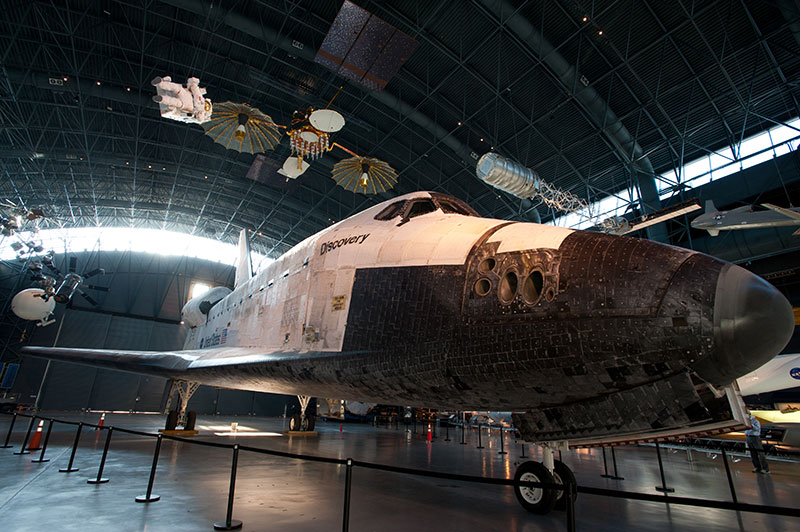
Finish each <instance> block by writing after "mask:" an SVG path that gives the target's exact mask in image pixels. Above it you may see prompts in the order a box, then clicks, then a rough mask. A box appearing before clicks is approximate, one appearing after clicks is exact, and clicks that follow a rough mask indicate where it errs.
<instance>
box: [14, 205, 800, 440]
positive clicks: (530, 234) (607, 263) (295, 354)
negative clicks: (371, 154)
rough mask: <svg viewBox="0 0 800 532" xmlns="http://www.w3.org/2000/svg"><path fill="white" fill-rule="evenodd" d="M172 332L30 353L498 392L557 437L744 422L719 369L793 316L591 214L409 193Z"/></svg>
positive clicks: (442, 402)
mask: <svg viewBox="0 0 800 532" xmlns="http://www.w3.org/2000/svg"><path fill="white" fill-rule="evenodd" d="M184 321H185V323H186V324H187V325H189V326H190V327H191V328H190V330H189V333H188V335H187V338H186V344H185V346H184V349H183V350H181V351H174V352H141V351H112V350H97V349H68V348H59V347H52V348H50V347H27V348H25V352H26V353H27V354H29V355H33V356H40V357H47V358H53V359H60V360H66V361H71V362H79V363H85V364H91V365H95V366H104V367H108V368H113V369H119V370H126V371H133V372H138V373H146V374H152V375H159V376H163V377H169V378H172V379H176V380H179V381H187V382H192V383H201V384H207V385H212V386H219V387H225V388H234V389H243V390H254V391H266V392H276V393H284V394H299V395H309V396H316V397H335V398H344V399H350V400H358V401H364V402H371V403H385V404H394V405H406V406H424V407H430V408H440V409H448V410H456V409H458V410H472V409H479V410H498V411H512V412H515V414H514V424H515V425H516V427H517V428H518V429H519V431H520V434H521V436H522V437H523V438H524V439H526V440H528V441H531V442H554V441H565V440H567V441H569V444H570V445H589V444H597V443H607V442H622V441H635V440H642V439H650V438H657V437H669V436H676V435H681V434H699V433H709V432H717V431H725V430H730V429H731V428H736V427H742V426H744V425H745V424H746V421H745V420H746V416H745V411H744V405H743V404H742V402H741V398H740V395H739V394H738V392H737V390H736V387H735V383H734V380H735V379H736V378H737V377H740V376H742V375H744V374H746V373H748V372H750V371H752V370H754V369H756V368H758V367H759V366H761V365H762V364H764V363H765V362H767V361H768V360H770V359H771V358H772V357H774V356H775V355H776V354H778V353H779V352H780V351H781V349H782V348H783V347H784V346H785V345H786V343H787V342H788V340H789V338H790V336H791V335H792V332H793V330H794V318H793V313H792V309H791V306H790V304H789V302H788V301H787V300H786V299H785V298H784V297H783V296H782V295H781V294H780V293H779V292H778V291H777V290H776V289H775V288H773V287H772V286H771V285H770V284H768V283H767V282H766V281H764V280H762V279H761V278H759V277H757V276H755V275H753V274H751V273H749V272H747V271H746V270H744V269H742V268H740V267H738V266H735V265H732V264H728V263H725V262H722V261H720V260H717V259H715V258H713V257H710V256H707V255H703V254H701V253H697V252H694V251H690V250H686V249H681V248H677V247H672V246H668V245H664V244H659V243H656V242H651V241H647V240H641V239H636V238H629V237H623V236H614V235H609V234H603V233H595V232H585V231H574V230H571V229H565V228H560V227H553V226H545V225H539V224H534V223H522V222H513V221H507V220H494V219H487V218H481V217H480V216H478V215H477V214H476V213H475V212H474V211H473V210H472V209H471V208H470V207H468V206H467V205H466V204H464V203H463V202H461V201H460V200H458V199H456V198H453V197H450V196H446V195H443V194H438V193H433V192H417V193H412V194H406V195H404V196H400V197H397V198H395V199H392V200H389V201H387V202H384V203H382V204H380V205H376V206H374V207H371V208H369V209H367V210H365V211H363V212H361V213H359V214H356V215H354V216H352V217H350V218H348V219H346V220H343V221H341V222H339V223H337V224H335V225H332V226H331V227H328V228H326V229H324V230H323V231H321V232H319V233H317V234H316V235H314V236H311V237H309V238H307V239H306V240H304V241H303V242H301V243H300V244H298V245H296V246H295V247H294V248H292V249H291V250H290V251H289V252H287V253H286V254H285V255H283V256H282V257H280V258H279V259H277V260H276V261H275V262H274V263H272V264H270V265H269V266H267V267H266V268H265V269H264V270H263V271H261V272H257V273H256V274H254V275H253V274H252V273H251V271H250V265H249V258H248V257H247V253H242V254H241V258H240V261H239V267H238V271H237V283H236V286H235V288H234V290H233V291H232V292H231V291H229V290H228V289H226V288H217V289H214V290H213V291H212V292H209V293H208V294H206V295H204V296H200V297H199V298H196V299H193V300H192V301H190V302H189V303H187V305H186V307H185V309H184Z"/></svg>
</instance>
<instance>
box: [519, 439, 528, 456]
mask: <svg viewBox="0 0 800 532" xmlns="http://www.w3.org/2000/svg"><path fill="white" fill-rule="evenodd" d="M519 446H520V447H522V454H520V455H519V457H520V458H527V456H525V444H524V443H520V444H519Z"/></svg>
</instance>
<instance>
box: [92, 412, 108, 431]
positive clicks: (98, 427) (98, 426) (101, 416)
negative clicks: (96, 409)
mask: <svg viewBox="0 0 800 532" xmlns="http://www.w3.org/2000/svg"><path fill="white" fill-rule="evenodd" d="M105 422H106V413H105V412H103V413H102V414H100V421H99V422H98V423H97V428H96V429H94V430H100V427H102V426H103V425H104V424H105Z"/></svg>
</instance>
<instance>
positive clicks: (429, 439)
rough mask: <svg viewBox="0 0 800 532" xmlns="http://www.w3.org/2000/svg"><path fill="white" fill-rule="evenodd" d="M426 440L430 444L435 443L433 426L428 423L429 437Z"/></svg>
mask: <svg viewBox="0 0 800 532" xmlns="http://www.w3.org/2000/svg"><path fill="white" fill-rule="evenodd" d="M426 440H427V441H428V443H430V442H432V441H433V437H432V436H431V424H430V423H428V436H427V437H426Z"/></svg>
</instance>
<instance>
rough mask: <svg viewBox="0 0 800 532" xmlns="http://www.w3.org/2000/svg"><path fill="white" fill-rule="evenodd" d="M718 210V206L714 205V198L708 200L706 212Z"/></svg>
mask: <svg viewBox="0 0 800 532" xmlns="http://www.w3.org/2000/svg"><path fill="white" fill-rule="evenodd" d="M712 212H717V208H716V207H715V206H714V202H713V201H712V200H706V214H709V213H712Z"/></svg>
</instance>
